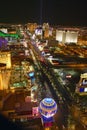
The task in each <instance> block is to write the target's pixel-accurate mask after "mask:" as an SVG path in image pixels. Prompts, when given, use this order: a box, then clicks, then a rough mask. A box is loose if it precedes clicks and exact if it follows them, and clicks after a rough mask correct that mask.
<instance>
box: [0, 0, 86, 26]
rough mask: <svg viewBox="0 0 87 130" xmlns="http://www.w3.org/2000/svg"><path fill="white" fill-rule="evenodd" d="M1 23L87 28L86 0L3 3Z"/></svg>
mask: <svg viewBox="0 0 87 130" xmlns="http://www.w3.org/2000/svg"><path fill="white" fill-rule="evenodd" d="M0 3H1V7H0V23H13V24H14V23H16V24H26V23H29V22H30V23H33V22H35V23H38V24H41V23H47V22H48V23H49V24H50V25H63V26H87V14H86V12H87V8H86V0H79V2H78V1H73V0H67V1H66V0H36V1H35V0H29V1H26V0H25V1H20V2H17V1H13V3H12V1H9V0H8V1H6V2H4V1H1V2H0Z"/></svg>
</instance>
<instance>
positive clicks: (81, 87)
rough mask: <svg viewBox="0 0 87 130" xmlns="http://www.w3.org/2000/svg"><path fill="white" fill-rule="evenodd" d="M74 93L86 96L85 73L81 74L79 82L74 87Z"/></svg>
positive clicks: (86, 83) (86, 77)
mask: <svg viewBox="0 0 87 130" xmlns="http://www.w3.org/2000/svg"><path fill="white" fill-rule="evenodd" d="M76 93H78V94H80V95H87V73H84V74H81V76H80V81H79V83H78V84H77V86H76Z"/></svg>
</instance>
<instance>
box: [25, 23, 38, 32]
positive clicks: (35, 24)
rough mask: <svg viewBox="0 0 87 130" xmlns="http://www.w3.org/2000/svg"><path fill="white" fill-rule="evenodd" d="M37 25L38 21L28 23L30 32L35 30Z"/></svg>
mask: <svg viewBox="0 0 87 130" xmlns="http://www.w3.org/2000/svg"><path fill="white" fill-rule="evenodd" d="M37 26H38V25H37V23H28V24H27V30H29V31H30V32H34V31H35V29H36V28H37Z"/></svg>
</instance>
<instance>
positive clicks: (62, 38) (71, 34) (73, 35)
mask: <svg viewBox="0 0 87 130" xmlns="http://www.w3.org/2000/svg"><path fill="white" fill-rule="evenodd" d="M56 40H57V41H58V42H60V43H67V44H71V43H75V44H77V40H78V31H73V30H68V29H67V30H56Z"/></svg>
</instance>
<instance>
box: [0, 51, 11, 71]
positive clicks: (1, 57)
mask: <svg viewBox="0 0 87 130" xmlns="http://www.w3.org/2000/svg"><path fill="white" fill-rule="evenodd" d="M0 63H5V64H6V68H7V69H10V68H11V53H10V52H9V51H1V52H0Z"/></svg>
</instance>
